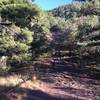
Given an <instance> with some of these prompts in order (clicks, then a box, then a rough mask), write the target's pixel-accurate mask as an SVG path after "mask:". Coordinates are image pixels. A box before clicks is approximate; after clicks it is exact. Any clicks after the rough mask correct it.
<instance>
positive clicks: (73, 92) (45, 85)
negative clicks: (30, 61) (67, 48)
mask: <svg viewBox="0 0 100 100" xmlns="http://www.w3.org/2000/svg"><path fill="white" fill-rule="evenodd" d="M38 66H43V67H44V66H45V72H43V71H40V75H39V76H38V77H39V78H38V79H37V80H35V81H31V80H29V81H26V82H25V83H23V84H21V85H20V86H19V87H17V88H15V89H14V90H12V91H10V92H9V93H8V92H7V93H6V92H5V93H3V94H0V100H100V81H99V80H96V79H93V78H92V77H90V76H88V75H87V74H85V73H83V72H82V73H81V72H80V73H78V72H77V71H76V72H75V71H74V69H73V70H72V69H69V67H68V65H64V68H61V67H63V66H57V67H55V69H54V70H48V67H46V64H44V63H43V64H41V65H38ZM70 68H71V66H70ZM61 69H63V70H61ZM55 70H56V71H55Z"/></svg>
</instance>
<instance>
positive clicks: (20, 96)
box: [0, 86, 82, 100]
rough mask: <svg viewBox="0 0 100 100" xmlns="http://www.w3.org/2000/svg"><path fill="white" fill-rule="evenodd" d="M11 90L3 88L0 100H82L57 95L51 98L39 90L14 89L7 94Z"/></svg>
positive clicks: (0, 92)
mask: <svg viewBox="0 0 100 100" xmlns="http://www.w3.org/2000/svg"><path fill="white" fill-rule="evenodd" d="M1 88H2V87H0V89H1ZM3 88H4V86H3ZM12 88H14V87H5V89H4V90H3V91H0V100H82V99H77V98H76V97H72V96H65V97H63V98H62V97H60V96H59V95H57V96H51V95H49V94H47V93H44V92H42V91H40V90H30V89H26V88H15V89H13V90H12V91H10V92H9V90H11V89H12Z"/></svg>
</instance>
